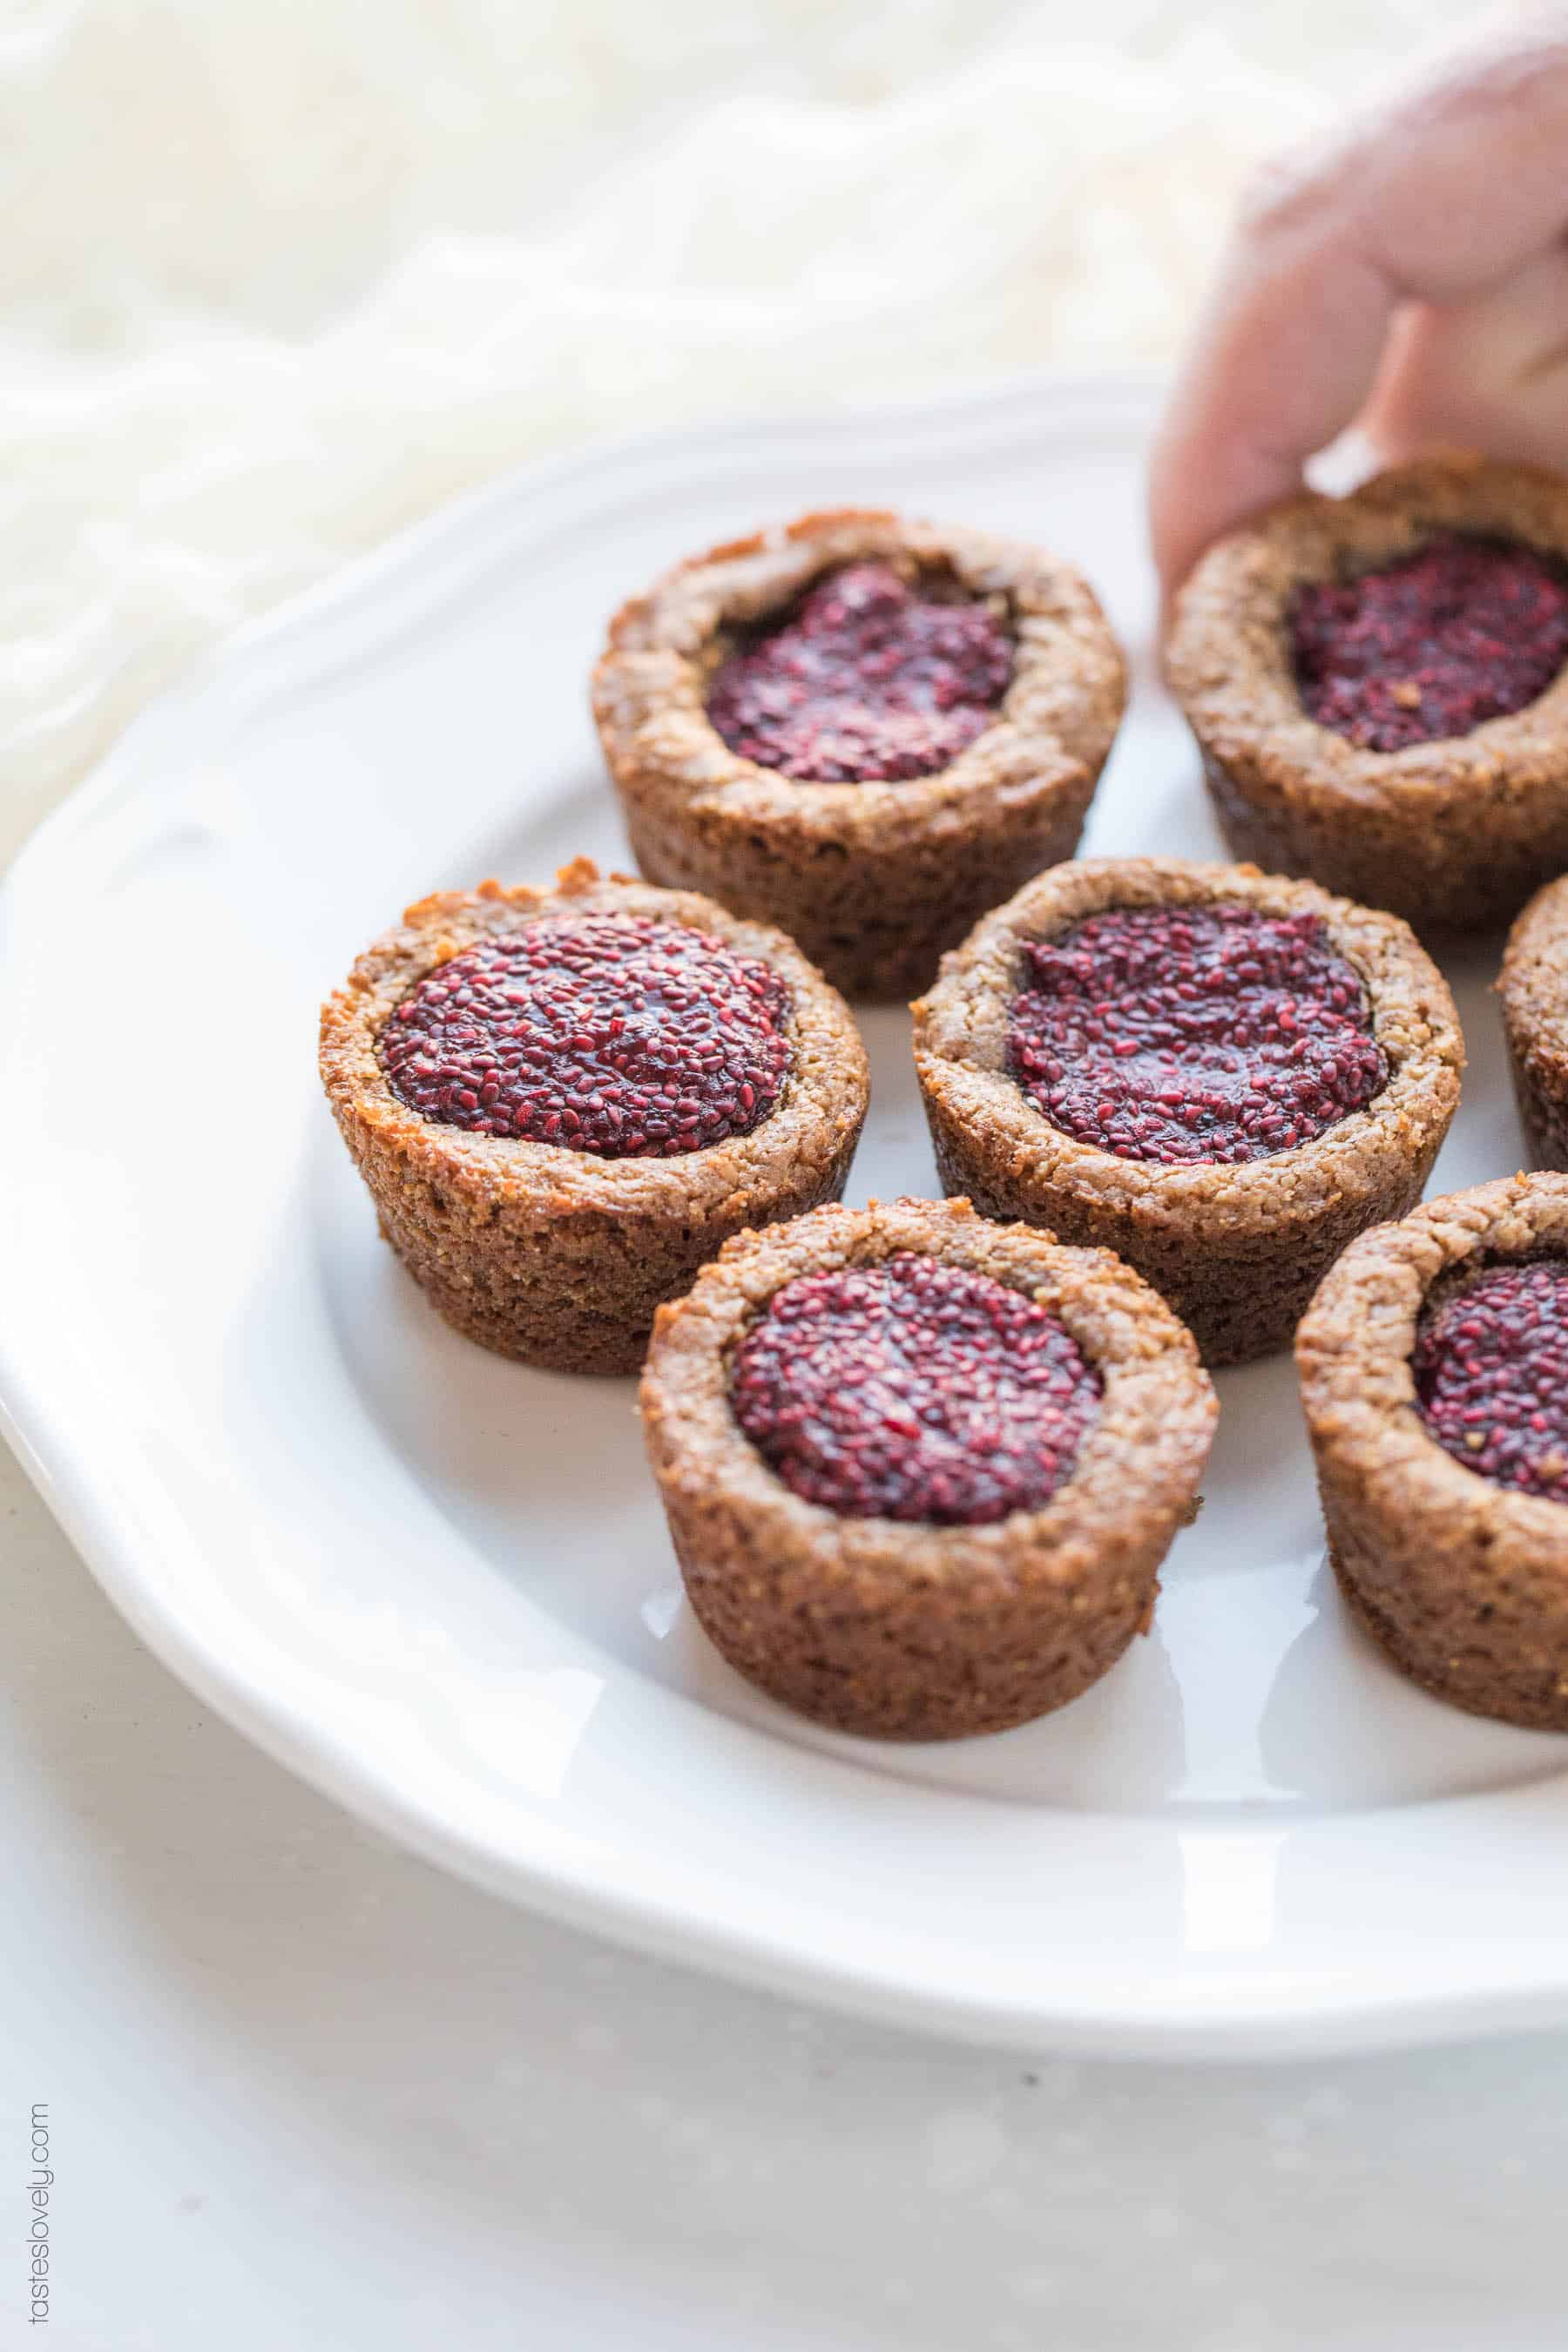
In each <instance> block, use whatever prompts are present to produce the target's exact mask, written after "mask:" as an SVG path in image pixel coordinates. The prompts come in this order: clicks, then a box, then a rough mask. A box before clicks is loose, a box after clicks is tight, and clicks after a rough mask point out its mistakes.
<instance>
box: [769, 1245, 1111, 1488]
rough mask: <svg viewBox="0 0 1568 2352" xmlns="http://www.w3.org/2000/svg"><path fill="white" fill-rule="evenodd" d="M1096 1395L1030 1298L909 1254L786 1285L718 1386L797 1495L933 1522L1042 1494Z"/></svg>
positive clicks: (1091, 1375) (1051, 1321)
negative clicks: (724, 1386)
mask: <svg viewBox="0 0 1568 2352" xmlns="http://www.w3.org/2000/svg"><path fill="white" fill-rule="evenodd" d="M1100 1392H1101V1391H1100V1376H1099V1374H1098V1373H1097V1372H1096V1371H1095V1370H1093V1369H1092V1367H1091V1366H1090V1365H1089V1364H1087V1363H1086V1362H1085V1361H1084V1359H1083V1357H1082V1356H1081V1355H1080V1354H1079V1349H1078V1346H1077V1343H1076V1342H1075V1341H1074V1340H1073V1339H1071V1338H1070V1337H1069V1335H1068V1332H1067V1330H1066V1329H1065V1328H1064V1327H1063V1326H1062V1325H1061V1324H1060V1323H1059V1322H1058V1320H1057V1318H1056V1317H1055V1316H1054V1315H1050V1314H1047V1311H1046V1309H1045V1308H1044V1307H1039V1306H1037V1304H1036V1303H1035V1301H1034V1300H1033V1299H1032V1298H1026V1297H1025V1296H1024V1294H1023V1292H1022V1291H1018V1290H1009V1289H1008V1288H1007V1286H1005V1284H1004V1283H1000V1282H993V1281H992V1280H991V1279H990V1277H989V1276H986V1275H983V1274H971V1273H969V1272H968V1271H967V1270H966V1269H965V1268H963V1267H962V1266H956V1265H947V1264H945V1263H944V1262H943V1261H942V1259H940V1258H932V1257H922V1256H919V1255H915V1254H914V1253H913V1252H910V1251H905V1252H901V1253H900V1255H898V1256H896V1257H890V1258H889V1259H887V1260H886V1261H885V1263H884V1264H882V1265H875V1266H853V1267H849V1268H847V1269H844V1270H841V1271H835V1272H832V1273H826V1274H806V1275H802V1276H800V1277H799V1278H798V1280H796V1281H795V1282H790V1283H786V1284H785V1285H784V1288H783V1289H782V1290H780V1291H778V1292H776V1293H775V1294H774V1296H773V1299H772V1300H771V1301H770V1303H769V1305H768V1308H767V1311H766V1313H765V1314H764V1315H763V1317H762V1318H761V1319H760V1320H759V1321H758V1322H756V1323H755V1324H753V1326H752V1329H751V1330H750V1331H749V1332H748V1333H747V1335H746V1338H745V1339H743V1340H742V1343H741V1346H740V1348H739V1349H737V1351H736V1355H735V1367H734V1372H733V1375H732V1378H731V1390H730V1394H731V1402H732V1403H733V1405H734V1409H735V1415H736V1418H737V1420H738V1421H739V1422H740V1424H741V1427H742V1429H743V1430H744V1431H745V1433H746V1435H747V1436H748V1437H749V1438H750V1439H751V1441H752V1444H753V1445H754V1446H755V1447H756V1448H757V1450H758V1452H759V1453H760V1454H762V1455H763V1459H764V1460H765V1461H767V1462H768V1463H770V1464H771V1465H773V1469H774V1470H776V1471H777V1472H778V1475H779V1476H780V1477H781V1478H782V1479H783V1480H784V1484H785V1486H789V1487H790V1488H792V1489H793V1491H794V1492H795V1494H797V1495H799V1496H802V1497H803V1498H804V1499H805V1501H806V1502H808V1503H820V1504H821V1505H822V1506H823V1507H824V1508H825V1509H826V1510H829V1511H837V1512H838V1513H839V1515H840V1516H841V1517H844V1518H850V1519H868V1518H885V1519H924V1520H931V1521H935V1522H936V1523H937V1524H938V1525H940V1526H943V1527H960V1526H962V1527H974V1526H979V1525H981V1524H984V1523H985V1522H988V1521H990V1520H992V1519H1004V1518H1005V1517H1006V1516H1007V1514H1008V1512H1009V1511H1037V1510H1039V1509H1040V1508H1041V1507H1043V1506H1044V1505H1045V1504H1046V1503H1048V1502H1049V1500H1050V1498H1051V1496H1053V1495H1054V1494H1055V1493H1056V1491H1057V1488H1058V1486H1061V1485H1062V1484H1063V1483H1064V1482H1065V1481H1066V1480H1067V1479H1068V1478H1070V1477H1071V1475H1072V1473H1073V1467H1074V1465H1075V1464H1076V1462H1077V1460H1078V1452H1079V1446H1080V1445H1081V1444H1082V1443H1083V1439H1084V1436H1085V1434H1086V1433H1087V1432H1088V1430H1089V1426H1090V1424H1091V1423H1093V1421H1094V1418H1095V1415H1096V1413H1097V1412H1099V1409H1100Z"/></svg>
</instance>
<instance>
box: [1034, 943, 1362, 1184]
mask: <svg viewBox="0 0 1568 2352" xmlns="http://www.w3.org/2000/svg"><path fill="white" fill-rule="evenodd" d="M1024 964H1025V970H1026V975H1027V978H1026V986H1025V987H1024V989H1023V990H1022V992H1020V993H1019V994H1018V995H1017V996H1016V997H1015V998H1014V1000H1013V1021H1012V1031H1011V1036H1010V1056H1011V1066H1012V1071H1013V1076H1015V1077H1016V1079H1017V1081H1018V1084H1019V1086H1020V1087H1022V1088H1023V1090H1024V1093H1025V1094H1026V1096H1027V1097H1028V1099H1029V1101H1030V1102H1032V1103H1033V1105H1034V1106H1035V1108H1036V1109H1037V1111H1038V1112H1039V1113H1040V1114H1041V1116H1042V1118H1047V1119H1049V1121H1050V1123H1051V1125H1052V1126H1053V1127H1056V1128H1059V1129H1061V1131H1062V1133H1063V1134H1064V1135H1071V1136H1076V1137H1077V1139H1078V1140H1079V1142H1080V1143H1093V1144H1098V1145H1099V1147H1100V1150H1102V1151H1114V1152H1116V1153H1117V1154H1118V1155H1119V1157H1120V1158H1121V1159H1123V1160H1162V1161H1176V1160H1183V1161H1184V1160H1263V1159H1266V1158H1267V1157H1268V1154H1269V1153H1270V1152H1273V1151H1287V1150H1289V1149H1290V1147H1291V1145H1292V1144H1297V1143H1306V1142H1308V1141H1309V1140H1310V1139H1311V1138H1312V1137H1313V1136H1316V1135H1321V1134H1322V1133H1323V1131H1324V1129H1326V1128H1330V1127H1332V1126H1333V1125H1334V1124H1335V1122H1336V1120H1339V1119H1342V1118H1348V1116H1349V1115H1350V1113H1351V1112H1352V1111H1354V1110H1360V1109H1361V1108H1363V1105H1365V1104H1366V1103H1369V1102H1370V1101H1371V1100H1372V1098H1373V1096H1374V1095H1375V1094H1377V1093H1378V1092H1379V1091H1380V1090H1381V1088H1382V1087H1383V1086H1384V1084H1385V1082H1386V1080H1387V1076H1388V1071H1387V1066H1386V1065H1385V1063H1384V1058H1383V1055H1382V1052H1381V1051H1380V1049H1379V1048H1378V1046H1377V1045H1375V1044H1374V1043H1373V1037H1372V1015H1371V1013H1370V1010H1369V1008H1368V1005H1367V1001H1366V993H1365V991H1364V990H1363V987H1362V984H1361V982H1360V980H1359V979H1358V978H1357V976H1356V974H1355V972H1354V971H1352V968H1351V966H1350V965H1349V964H1348V963H1346V961H1344V959H1343V957H1342V956H1339V955H1336V954H1335V952H1334V950H1333V949H1332V948H1331V946H1330V945H1329V943H1328V938H1327V934H1326V932H1325V930H1324V928H1323V924H1322V922H1321V919H1320V918H1319V917H1318V916H1316V915H1266V914H1262V913H1260V912H1259V911H1258V909H1257V908H1252V907H1245V906H1230V905H1219V906H1194V907H1117V908H1111V909H1110V911H1109V912H1108V913H1106V914H1103V915H1090V916H1089V918H1088V919H1087V920H1086V921H1084V922H1081V923H1079V924H1078V925H1076V926H1075V928H1074V929H1072V930H1070V931H1067V932H1064V933H1063V935H1062V936H1061V937H1060V938H1059V939H1054V940H1031V941H1030V942H1028V943H1027V944H1026V947H1025V949H1024Z"/></svg>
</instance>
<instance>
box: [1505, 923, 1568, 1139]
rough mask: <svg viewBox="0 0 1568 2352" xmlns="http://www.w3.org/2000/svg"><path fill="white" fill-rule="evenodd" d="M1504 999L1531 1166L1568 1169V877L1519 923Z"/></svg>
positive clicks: (1513, 932) (1512, 1067)
mask: <svg viewBox="0 0 1568 2352" xmlns="http://www.w3.org/2000/svg"><path fill="white" fill-rule="evenodd" d="M1498 994H1499V996H1500V998H1501V1000H1502V1018H1503V1029H1504V1033H1505V1034H1506V1035H1507V1038H1508V1059H1509V1069H1510V1074H1511V1076H1512V1078H1513V1092H1514V1099H1515V1101H1516V1102H1517V1103H1518V1105H1519V1117H1520V1124H1521V1126H1522V1128H1523V1129H1524V1134H1525V1140H1526V1142H1527V1143H1528V1145H1529V1147H1530V1160H1531V1167H1534V1168H1560V1169H1568V878H1564V879H1563V881H1560V882H1551V883H1548V885H1547V887H1546V888H1545V889H1544V890H1538V891H1537V892H1536V894H1535V896H1534V898H1532V899H1531V902H1530V904H1529V906H1528V907H1526V908H1525V910H1524V912H1523V914H1522V915H1521V917H1520V918H1519V920H1518V921H1517V922H1516V923H1515V925H1514V927H1513V929H1512V930H1511V931H1510V934H1509V941H1508V952H1507V953H1506V955H1505V956H1504V958H1503V966H1502V976H1501V978H1500V981H1499V982H1498Z"/></svg>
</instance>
